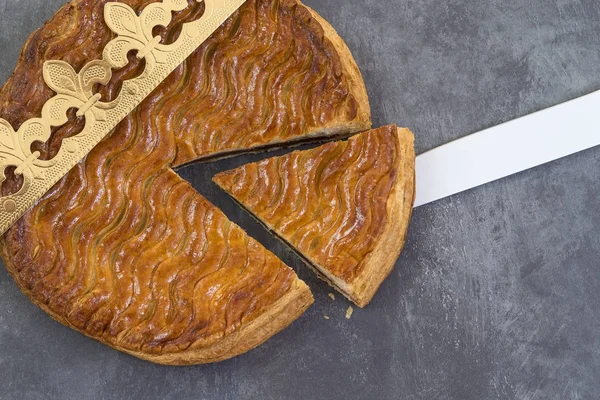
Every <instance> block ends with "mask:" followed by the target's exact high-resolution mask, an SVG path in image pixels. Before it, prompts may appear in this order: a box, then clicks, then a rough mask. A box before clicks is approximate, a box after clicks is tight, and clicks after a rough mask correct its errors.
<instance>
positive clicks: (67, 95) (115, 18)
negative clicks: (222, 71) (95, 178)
mask: <svg viewBox="0 0 600 400" xmlns="http://www.w3.org/2000/svg"><path fill="white" fill-rule="evenodd" d="M196 2H198V3H202V2H204V4H205V11H204V14H203V15H202V17H201V18H200V19H198V20H196V21H193V22H189V23H186V24H184V25H183V27H182V31H181V34H180V35H179V38H178V39H177V41H175V42H174V43H173V44H170V45H163V44H161V43H160V40H161V37H160V36H153V35H152V30H153V29H154V28H155V27H156V26H163V27H166V26H168V25H169V24H170V23H171V19H172V13H173V12H175V11H181V10H183V9H185V8H186V7H187V6H188V2H187V0H163V1H162V2H161V3H153V4H150V5H148V6H146V7H145V8H144V10H143V11H142V12H141V14H140V15H139V16H138V15H137V14H136V13H135V11H134V10H133V9H132V8H131V7H129V6H128V5H126V4H122V3H114V2H113V3H107V4H106V5H105V8H104V20H105V22H106V24H107V25H108V27H109V28H110V30H111V31H113V32H114V33H115V34H117V35H118V36H117V37H116V38H115V39H113V40H112V41H110V43H108V44H107V45H106V47H105V48H104V52H103V54H102V60H95V61H91V62H89V63H88V64H86V65H85V66H84V67H83V68H82V69H81V71H79V73H77V72H76V71H75V70H74V69H73V68H72V67H71V66H70V65H69V64H67V63H65V62H63V61H47V62H46V63H45V64H44V71H43V73H44V81H45V82H46V84H47V85H48V86H49V87H50V88H51V89H52V90H53V91H54V92H56V93H57V94H56V96H54V97H53V98H51V99H50V100H48V101H47V102H46V103H45V104H44V107H43V109H42V116H41V118H33V119H30V120H28V121H25V122H24V123H23V124H22V125H21V127H20V128H19V130H18V131H16V132H15V130H14V129H13V128H12V126H11V125H10V124H9V123H8V122H7V121H5V120H3V119H1V118H0V185H1V184H2V183H3V182H4V181H5V180H6V175H5V169H6V168H7V167H11V166H12V167H16V169H15V174H16V175H22V176H23V186H22V187H21V188H20V190H19V191H18V192H17V193H15V194H11V195H9V196H4V197H0V234H4V233H5V232H6V230H8V228H9V227H10V226H11V225H12V224H14V223H15V222H16V221H17V220H18V219H19V218H20V217H21V216H22V215H23V214H24V213H25V212H26V211H27V210H28V209H29V208H30V207H32V206H33V205H34V204H35V203H36V202H37V201H38V200H39V199H41V198H42V196H44V194H46V192H48V191H49V190H50V189H51V188H52V186H54V184H56V182H58V181H59V180H60V179H61V178H62V177H63V176H65V175H66V174H67V172H69V170H70V169H71V168H73V167H74V166H75V165H76V164H77V163H78V162H80V161H81V160H82V159H83V158H84V157H85V156H86V155H87V154H88V153H89V152H90V151H91V150H92V149H93V148H94V146H96V144H98V143H99V142H100V141H101V140H102V139H103V138H104V137H105V136H106V135H107V134H108V133H109V132H110V131H111V130H112V129H113V128H114V127H115V126H116V125H117V124H118V123H119V122H120V121H121V120H123V118H125V117H126V116H127V115H128V114H129V113H130V112H131V111H132V110H133V109H134V108H135V107H136V106H137V105H139V104H140V103H141V102H142V100H144V99H145V98H146V96H148V95H149V94H150V92H152V90H154V89H155V88H156V87H157V86H158V85H159V84H160V83H161V82H162V81H163V80H164V79H165V78H166V77H167V76H168V75H169V74H170V73H171V72H172V71H173V70H174V69H175V68H176V67H177V66H178V65H179V64H181V63H182V62H183V61H184V60H185V59H186V58H187V57H188V56H189V55H190V54H191V53H192V52H193V51H194V50H196V49H197V48H198V46H200V45H201V44H202V42H204V41H205V40H206V39H208V37H209V36H210V35H211V34H212V33H213V32H214V31H215V30H216V29H217V28H218V27H219V26H220V25H221V24H222V23H223V22H225V20H226V19H227V18H229V17H230V16H231V14H233V13H234V12H235V10H237V9H238V8H239V7H240V6H241V5H242V4H243V3H244V2H245V0H196ZM132 50H137V58H138V59H140V60H141V59H145V61H146V67H145V70H144V72H143V73H142V74H141V75H139V76H138V77H136V78H133V79H130V80H128V81H125V82H123V86H122V89H121V92H120V93H119V96H118V97H117V98H116V99H115V100H113V101H111V102H108V103H105V102H102V101H100V97H101V96H100V94H98V93H96V94H94V93H93V88H94V86H95V85H96V84H102V85H106V84H107V83H108V82H109V81H110V79H111V76H112V69H119V68H123V67H125V66H126V65H127V64H128V62H129V61H128V59H127V54H128V53H129V52H130V51H132ZM71 108H75V109H77V110H78V111H77V116H78V117H81V116H83V117H85V127H84V128H83V130H82V131H81V133H79V134H78V135H76V136H73V137H69V138H66V139H64V140H63V141H62V145H61V148H60V150H59V151H58V153H57V155H56V157H54V158H53V159H51V160H40V159H39V157H40V153H39V152H37V151H35V152H32V151H31V145H32V144H33V143H34V142H40V141H41V142H45V141H47V140H48V139H49V138H50V135H51V129H52V127H60V126H62V125H64V124H66V123H67V122H68V117H67V111H68V110H69V109H71Z"/></svg>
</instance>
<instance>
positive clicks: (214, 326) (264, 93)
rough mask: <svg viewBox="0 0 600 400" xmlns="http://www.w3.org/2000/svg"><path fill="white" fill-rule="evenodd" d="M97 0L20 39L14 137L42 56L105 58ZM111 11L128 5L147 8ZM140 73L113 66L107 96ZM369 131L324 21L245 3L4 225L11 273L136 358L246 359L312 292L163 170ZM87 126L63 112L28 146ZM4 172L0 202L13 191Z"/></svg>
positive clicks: (27, 111) (354, 84) (5, 99)
mask: <svg viewBox="0 0 600 400" xmlns="http://www.w3.org/2000/svg"><path fill="white" fill-rule="evenodd" d="M106 2H107V1H106V0H99V1H98V0H75V1H72V2H71V3H69V4H68V5H66V6H65V7H63V8H62V9H61V10H60V11H58V13H57V14H56V15H55V16H54V17H53V18H52V19H51V20H50V21H49V22H48V23H47V24H46V25H45V26H44V27H43V28H41V29H40V30H38V31H37V32H35V33H34V34H33V35H32V36H31V37H30V39H29V40H28V42H27V44H26V45H25V47H24V49H23V53H22V55H21V59H20V60H19V63H18V65H17V68H16V70H15V72H14V74H13V75H12V77H11V78H10V79H9V81H8V82H7V83H6V84H5V85H4V87H3V88H2V90H0V117H1V118H4V119H6V120H8V121H9V122H10V123H11V124H12V125H13V126H14V127H15V128H18V126H19V124H20V123H22V122H23V121H25V120H26V119H28V118H31V117H34V116H36V115H38V114H39V113H40V111H41V107H42V105H43V104H44V103H45V101H46V100H47V99H48V98H50V97H51V96H52V95H53V93H51V91H50V90H49V89H48V88H47V87H46V86H45V84H44V83H43V80H42V75H41V71H42V65H43V63H44V61H46V60H50V59H60V60H64V61H67V62H68V63H70V64H71V65H72V66H73V67H74V68H75V69H79V68H80V67H81V66H83V65H84V64H85V62H86V61H89V60H92V59H97V58H99V57H100V54H101V51H102V48H103V47H104V45H105V44H106V43H107V42H108V41H110V40H111V38H112V34H111V33H110V31H109V30H108V28H107V27H106V26H105V25H104V22H103V18H102V12H103V7H104V4H105V3H106ZM122 2H123V3H126V4H128V5H130V6H132V7H133V8H134V9H136V10H138V11H139V10H141V9H142V8H143V7H144V6H145V5H147V4H149V3H151V2H152V1H151V0H122ZM190 5H191V6H190V7H188V9H186V10H185V11H183V12H180V13H177V14H176V15H175V18H174V21H175V22H174V23H173V24H172V26H173V25H175V26H176V25H177V24H181V23H182V22H185V21H188V20H192V19H195V18H197V17H198V16H199V15H201V13H202V12H203V7H204V6H203V4H202V3H196V2H195V1H192V0H190ZM161 34H162V36H163V38H164V39H165V40H174V39H175V37H176V36H177V34H178V32H177V31H176V30H175V31H169V33H165V32H162V33H161ZM133 58H134V57H132V59H133ZM140 70H141V66H140V65H139V64H136V63H133V62H132V63H131V64H130V65H128V66H127V67H125V68H124V69H122V70H120V71H115V73H114V77H113V80H112V81H111V83H110V84H109V85H107V86H106V87H104V88H101V93H102V94H103V96H104V99H108V98H112V97H114V96H115V94H116V93H118V90H120V85H119V82H121V81H122V80H124V79H128V78H130V77H133V76H135V75H136V74H139V72H140ZM73 114H74V113H73ZM369 123H370V122H369V113H368V102H367V100H366V94H365V91H364V85H363V83H362V81H361V80H360V74H359V73H358V72H357V69H356V66H355V64H354V62H353V60H352V57H351V56H350V54H349V53H348V51H347V49H346V48H345V47H344V46H343V42H341V40H340V39H339V37H338V36H337V35H336V34H335V32H333V30H332V29H331V27H330V26H329V25H327V24H326V23H325V22H324V21H322V20H321V19H320V17H318V16H317V15H316V14H314V13H313V12H312V11H311V10H309V9H308V8H306V7H305V6H303V5H301V4H300V3H299V2H296V1H293V0H248V1H247V3H245V5H244V6H242V8H241V9H240V10H238V12H236V13H235V14H234V15H233V16H232V17H231V18H230V19H229V20H228V21H227V22H226V23H225V24H224V25H223V26H222V27H221V28H220V29H219V30H218V31H217V32H216V33H215V34H214V35H213V36H212V37H211V38H210V39H209V40H208V41H207V42H205V43H204V44H203V45H202V46H201V47H200V48H199V49H198V50H197V51H196V52H195V53H194V54H193V55H192V56H191V57H190V58H189V59H188V60H187V61H186V62H185V63H184V64H182V65H181V66H180V67H179V68H178V69H177V70H176V71H175V72H174V73H173V74H172V75H170V76H169V77H168V78H167V80H165V81H164V82H163V84H162V85H160V86H159V87H158V88H157V89H156V90H155V91H154V92H153V93H152V94H151V95H150V96H149V97H148V99H147V100H145V101H144V102H143V103H142V104H141V105H140V106H139V107H138V108H137V109H136V110H135V111H134V112H133V113H132V114H130V115H129V116H128V117H127V118H126V119H125V120H124V121H123V122H122V123H121V124H119V125H118V126H117V128H115V130H114V131H113V132H112V133H111V134H110V135H109V136H108V137H107V138H106V139H105V140H104V141H102V142H101V143H100V144H99V145H98V146H97V147H96V148H94V150H93V151H92V152H91V153H90V154H89V155H88V156H87V158H86V159H85V160H84V161H83V162H82V163H80V164H78V165H77V166H76V167H75V168H74V169H73V170H71V171H70V172H69V174H68V175H67V176H65V177H64V178H63V179H62V180H61V181H60V182H59V183H58V184H57V185H55V187H54V188H53V189H52V190H51V191H50V192H49V193H48V194H47V195H46V196H45V197H44V198H43V199H41V201H40V202H39V203H38V204H37V205H36V206H35V207H33V208H32V209H31V210H30V211H28V212H27V213H26V214H25V215H24V216H23V217H22V218H21V219H20V220H19V221H18V222H17V223H16V224H15V225H14V226H13V227H12V228H11V229H10V230H9V231H8V232H7V234H6V235H5V236H4V237H3V238H2V241H1V242H0V249H1V252H2V256H3V259H4V261H5V264H6V267H7V269H8V270H9V272H10V273H11V274H12V275H13V277H14V278H15V280H16V282H17V284H18V285H19V287H20V288H21V289H22V290H23V291H24V292H25V293H26V295H27V296H28V297H29V298H30V299H32V301H34V302H35V303H36V304H37V305H39V306H40V307H42V308H43V309H44V310H45V311H47V312H48V313H49V314H50V315H51V316H52V317H53V318H55V319H57V320H58V321H60V322H62V323H64V324H66V325H68V326H70V327H72V328H74V329H76V330H78V331H80V332H82V333H84V334H86V335H88V336H90V337H92V338H94V339H97V340H99V341H101V342H103V343H105V344H108V345H110V346H113V347H115V348H117V349H119V350H122V351H125V352H128V353H130V354H133V355H135V356H138V357H141V358H144V359H148V360H151V361H154V362H159V363H165V364H190V363H202V362H212V361H218V360H222V359H226V358H229V357H232V356H234V355H237V354H240V353H243V352H245V351H247V350H249V349H251V348H253V347H255V346H257V345H259V344H260V343H262V342H263V341H265V340H266V339H268V338H269V337H270V336H272V335H273V334H275V333H276V332H278V331H279V330H281V329H283V328H284V327H285V326H287V325H288V324H289V323H291V322H292V321H293V320H295V319H296V318H297V317H298V316H300V315H301V314H302V313H303V312H304V310H305V309H306V308H307V307H308V306H309V305H310V304H311V303H312V295H311V294H310V291H309V289H308V287H307V286H306V285H305V284H304V283H303V282H301V281H300V280H299V279H298V278H297V277H296V275H295V274H294V272H293V271H292V270H290V269H289V268H288V267H286V266H285V265H284V264H283V263H282V262H281V261H279V260H278V259H277V258H276V257H275V256H274V255H272V254H271V253H270V252H268V251H267V250H265V249H264V248H263V247H262V246H261V245H260V244H258V243H257V242H256V241H254V240H253V239H251V238H249V237H248V236H247V235H246V234H245V233H244V232H243V231H242V230H241V229H240V228H238V227H237V226H235V225H234V224H232V223H231V222H230V221H228V220H227V219H226V217H225V216H224V215H223V214H222V213H221V212H220V211H219V210H217V209H216V208H215V207H214V206H212V205H211V204H210V203H208V202H207V201H206V200H205V199H204V198H203V197H202V196H200V195H199V194H198V193H196V192H195V191H194V190H193V188H191V187H190V186H189V185H188V184H187V183H186V182H184V181H182V180H181V179H180V178H179V177H178V176H177V175H176V174H175V173H174V172H173V171H172V170H171V169H170V168H171V167H173V166H177V165H181V164H183V163H187V162H190V161H194V160H196V159H202V158H206V157H213V156H216V155H227V154H232V153H233V152H239V151H246V150H249V149H255V148H260V147H264V146H270V145H275V144H278V145H280V144H283V143H289V142H294V141H297V140H300V139H302V138H305V137H312V136H323V135H329V134H336V133H344V132H351V131H356V130H358V129H361V128H363V127H364V126H366V125H368V124H369ZM82 125H83V121H82V120H81V119H76V118H75V116H74V115H73V122H72V123H70V124H69V125H67V126H65V127H61V128H60V129H57V130H56V132H55V133H54V135H53V137H52V138H51V140H50V141H49V142H48V143H45V144H44V143H38V144H36V146H37V147H38V148H37V149H36V150H39V151H40V152H41V153H42V157H51V156H52V155H53V154H55V153H56V151H57V150H58V148H59V146H60V143H61V140H62V139H63V138H65V137H68V136H71V135H74V134H76V133H77V132H78V131H79V130H80V129H81V127H82ZM10 175H11V174H10V173H9V174H8V176H9V179H8V181H7V182H6V183H5V185H3V187H2V191H3V192H4V193H6V192H10V191H14V189H15V187H17V186H18V185H19V181H18V178H15V177H12V178H11V177H10Z"/></svg>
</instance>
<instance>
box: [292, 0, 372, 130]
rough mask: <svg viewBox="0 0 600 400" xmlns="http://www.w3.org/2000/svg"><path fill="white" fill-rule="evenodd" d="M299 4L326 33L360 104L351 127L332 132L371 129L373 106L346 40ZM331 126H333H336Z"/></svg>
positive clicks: (302, 4) (316, 14)
mask: <svg viewBox="0 0 600 400" xmlns="http://www.w3.org/2000/svg"><path fill="white" fill-rule="evenodd" d="M298 3H299V4H300V5H301V6H302V7H305V8H306V9H307V10H308V11H309V12H310V14H311V15H312V17H313V18H314V20H315V21H316V22H318V23H319V25H321V27H322V28H323V31H324V32H325V39H326V40H329V42H331V44H332V45H333V47H334V48H335V50H336V51H337V52H338V54H339V56H340V59H341V61H342V64H343V67H344V72H345V73H346V76H347V78H348V81H349V82H350V90H351V91H352V94H353V95H354V98H355V99H356V103H357V104H358V113H357V118H356V119H355V120H354V121H352V123H351V124H350V125H347V127H346V130H345V131H343V132H342V131H339V129H338V131H334V130H332V133H333V134H343V133H356V132H360V131H365V130H368V129H371V127H372V122H371V106H370V104H369V95H368V93H367V87H366V86H365V81H364V79H363V76H362V73H361V72H360V69H359V68H358V65H357V64H356V60H355V59H354V56H353V55H352V52H351V51H350V49H349V48H348V45H347V44H346V42H345V41H344V39H342V38H341V37H340V35H339V34H338V33H337V31H336V30H335V29H334V28H333V26H331V24H330V23H329V22H327V21H326V20H325V19H324V18H323V17H321V16H320V15H319V14H318V13H317V12H316V11H314V10H313V9H312V8H310V7H309V6H307V5H306V4H304V3H302V2H300V1H298ZM336 122H338V125H339V121H336ZM331 125H332V126H333V125H334V124H331Z"/></svg>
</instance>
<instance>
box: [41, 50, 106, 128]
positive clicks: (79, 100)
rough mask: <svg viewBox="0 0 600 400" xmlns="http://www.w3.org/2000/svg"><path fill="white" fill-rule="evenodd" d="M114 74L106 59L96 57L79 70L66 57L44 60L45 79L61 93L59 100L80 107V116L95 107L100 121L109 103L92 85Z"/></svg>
mask: <svg viewBox="0 0 600 400" xmlns="http://www.w3.org/2000/svg"><path fill="white" fill-rule="evenodd" d="M111 77H112V71H111V66H110V64H109V63H108V62H106V61H92V62H90V63H88V64H86V66H85V67H83V68H82V70H81V71H80V72H79V74H77V73H76V72H75V70H74V69H73V68H72V67H71V66H70V65H69V64H67V63H66V62H63V61H48V62H46V63H45V64H44V81H45V82H46V84H47V85H48V86H50V88H51V89H52V90H54V91H55V92H56V93H57V95H56V96H55V97H54V99H55V102H56V101H58V102H60V103H68V104H70V105H71V106H73V107H76V108H77V109H78V110H79V111H78V112H77V116H83V115H85V114H86V113H87V112H88V111H91V113H92V115H93V116H94V118H95V119H96V120H98V121H106V112H105V111H104V110H103V108H104V109H106V108H108V107H109V105H107V104H105V103H102V102H99V100H100V95H99V94H93V93H92V89H93V87H94V85H96V84H101V85H106V84H107V83H108V82H109V81H110V78H111ZM86 117H87V116H86Z"/></svg>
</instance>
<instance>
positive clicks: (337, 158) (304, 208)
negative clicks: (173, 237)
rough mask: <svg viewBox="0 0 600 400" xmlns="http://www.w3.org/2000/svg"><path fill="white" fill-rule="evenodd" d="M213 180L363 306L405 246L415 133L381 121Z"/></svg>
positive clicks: (409, 214) (332, 283)
mask: <svg viewBox="0 0 600 400" xmlns="http://www.w3.org/2000/svg"><path fill="white" fill-rule="evenodd" d="M214 181H215V182H216V183H217V184H218V185H219V186H220V187H221V188H222V189H223V190H225V191H226V192H227V193H229V194H230V195H231V196H232V197H233V198H234V199H235V200H237V201H238V202H239V203H240V204H241V205H242V206H243V207H244V208H246V209H247V210H248V211H250V212H251V213H252V214H253V215H254V216H255V217H257V218H258V219H259V220H260V221H261V222H262V223H263V224H264V225H266V226H267V227H268V228H269V229H270V230H272V231H273V232H275V233H276V234H277V235H278V236H279V237H280V238H282V239H283V240H284V241H285V242H287V243H288V244H289V245H291V246H292V247H293V248H294V249H295V250H296V251H297V252H298V253H300V255H302V256H303V258H305V259H306V260H307V261H308V263H309V265H310V266H312V267H314V268H315V269H316V270H317V272H318V274H319V275H320V276H321V277H322V278H323V279H325V280H326V281H327V282H329V283H330V284H331V285H332V286H334V287H335V288H336V289H338V290H339V291H340V292H341V293H343V294H344V295H345V296H347V297H348V298H349V299H351V300H352V301H354V302H355V303H356V304H357V305H358V306H360V307H364V306H366V305H367V304H368V303H369V302H370V301H371V299H372V298H373V296H374V295H375V292H376V291H377V289H378V288H379V286H380V285H381V283H382V282H383V280H384V279H385V278H386V277H387V276H388V275H389V274H390V272H391V271H392V269H393V267H394V264H395V263H396V260H397V259H398V256H399V255H400V252H401V250H402V247H403V246H404V241H405V239H406V233H407V230H408V224H409V222H410V217H411V214H412V208H413V204H414V194H415V153H414V137H413V135H412V133H411V132H410V131H409V130H408V129H398V128H397V127H396V126H395V125H392V126H386V127H383V128H379V129H374V130H371V131H367V132H364V133H361V134H359V135H356V136H354V137H352V138H350V139H349V140H348V141H340V142H331V143H327V144H325V145H323V146H320V147H317V148H315V149H311V150H304V151H295V152H293V153H290V154H287V155H284V156H282V157H275V158H270V159H266V160H263V161H260V162H257V163H252V164H246V165H244V166H242V167H240V168H237V169H234V170H231V171H227V172H223V173H221V174H219V175H217V176H216V177H215V178H214Z"/></svg>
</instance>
